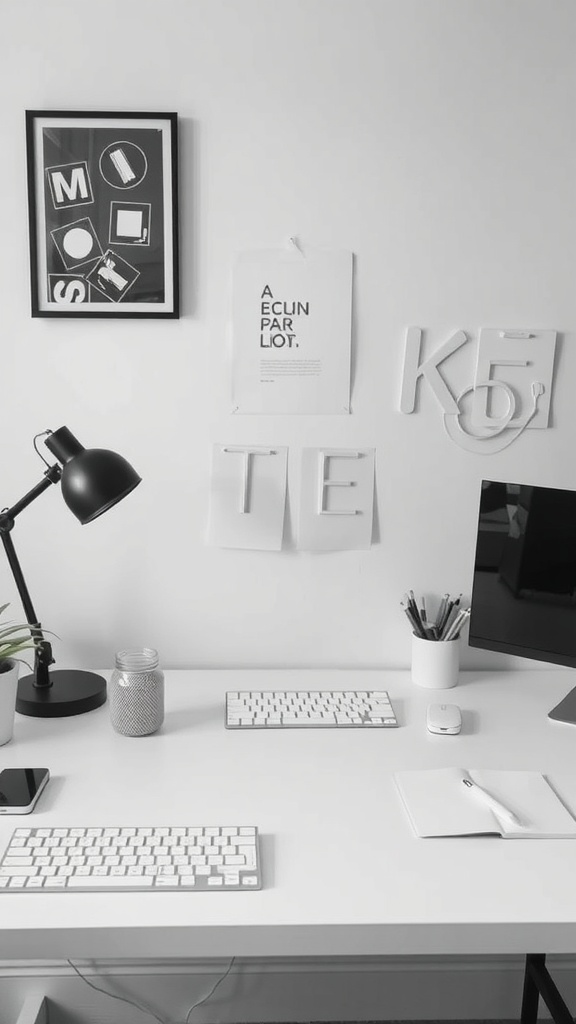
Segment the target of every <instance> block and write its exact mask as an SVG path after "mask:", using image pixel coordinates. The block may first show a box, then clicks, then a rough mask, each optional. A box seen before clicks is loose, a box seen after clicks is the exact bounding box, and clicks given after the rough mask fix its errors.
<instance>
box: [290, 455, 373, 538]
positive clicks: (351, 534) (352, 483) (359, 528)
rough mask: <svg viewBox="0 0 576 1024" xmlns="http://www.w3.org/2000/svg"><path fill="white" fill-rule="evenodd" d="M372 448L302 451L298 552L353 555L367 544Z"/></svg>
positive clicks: (370, 511)
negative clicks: (341, 552)
mask: <svg viewBox="0 0 576 1024" xmlns="http://www.w3.org/2000/svg"><path fill="white" fill-rule="evenodd" d="M374 463H375V452H374V449H373V448H329V447H325V448H304V449H303V450H302V472H301V489H300V517H299V522H298V548H299V549H300V550H301V551H356V550H361V549H364V548H369V547H370V546H371V543H372V522H373V516H374Z"/></svg>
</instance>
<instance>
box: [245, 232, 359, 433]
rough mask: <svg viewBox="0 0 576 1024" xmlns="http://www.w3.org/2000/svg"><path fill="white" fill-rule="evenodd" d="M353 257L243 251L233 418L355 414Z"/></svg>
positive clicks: (333, 252)
mask: <svg viewBox="0 0 576 1024" xmlns="http://www.w3.org/2000/svg"><path fill="white" fill-rule="evenodd" d="M351 319H352V253H351V252H346V251H344V250H341V251H340V250H319V249H318V250H310V251H307V252H306V253H305V254H304V253H303V252H302V251H301V250H299V249H297V248H296V246H294V247H293V248H291V249H286V250H283V249H278V250H261V251H254V252H244V253H240V254H239V255H238V257H237V259H236V263H235V267H234V277H233V290H232V338H233V357H232V412H235V413H256V414H259V413H264V414H269V413H271V414H274V413H276V414H291V413H300V414H312V415H316V414H320V415H321V414H328V415H330V414H347V413H349V412H350V347H351Z"/></svg>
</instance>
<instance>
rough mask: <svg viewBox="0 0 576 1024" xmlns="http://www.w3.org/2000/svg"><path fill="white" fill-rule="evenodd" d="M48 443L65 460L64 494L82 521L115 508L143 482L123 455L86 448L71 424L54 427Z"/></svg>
mask: <svg viewBox="0 0 576 1024" xmlns="http://www.w3.org/2000/svg"><path fill="white" fill-rule="evenodd" d="M45 444H46V447H47V448H48V449H49V451H51V452H52V454H53V455H55V456H56V458H57V459H58V461H59V462H61V463H62V467H63V468H62V496H63V498H64V501H65V502H66V504H67V505H68V508H69V509H70V511H71V512H73V513H74V515H75V516H76V518H77V519H79V520H80V522H81V523H82V524H85V523H90V522H92V520H93V519H96V518H97V517H98V516H99V515H102V513H103V512H106V511H107V509H109V508H112V506H113V505H115V504H116V502H118V501H121V499H122V498H124V497H126V495H127V494H129V493H130V491H133V490H134V488H135V487H136V486H137V485H138V484H139V483H140V482H141V477H139V476H138V473H137V472H136V470H135V469H134V468H133V467H132V466H131V465H130V463H129V462H127V461H126V459H125V458H123V456H122V455H118V454H117V453H116V452H111V451H108V450H107V449H106V448H84V446H83V445H81V444H80V442H79V441H78V440H77V439H76V438H75V437H74V434H72V432H71V431H70V430H68V427H60V429H59V430H55V431H53V433H51V434H49V435H48V436H47V438H46V440H45Z"/></svg>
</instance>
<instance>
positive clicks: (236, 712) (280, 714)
mask: <svg viewBox="0 0 576 1024" xmlns="http://www.w3.org/2000/svg"><path fill="white" fill-rule="evenodd" d="M397 725H398V722H397V721H396V715H395V714H394V709H393V707H392V704H391V703H390V698H389V696H388V693H387V691H386V690H345V691H344V690H278V691H277V690H243V691H233V692H229V693H227V694H226V728H227V729H285V728H296V729H298V728H326V727H328V728H350V727H352V728H355V727H358V726H362V727H363V728H365V727H369V728H376V729H391V728H395V727H396V726H397Z"/></svg>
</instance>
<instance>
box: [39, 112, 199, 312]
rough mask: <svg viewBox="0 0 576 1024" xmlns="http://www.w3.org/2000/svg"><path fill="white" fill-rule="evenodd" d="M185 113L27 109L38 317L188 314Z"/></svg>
mask: <svg viewBox="0 0 576 1024" xmlns="http://www.w3.org/2000/svg"><path fill="white" fill-rule="evenodd" d="M177 131H178V118H177V115H176V114H143V113H118V114H116V113H80V112H68V113H67V112H61V111H50V110H27V111H26V145H27V156H28V205H29V218H30V263H31V283H32V316H52V317H54V316H57V317H67V316H74V317H87V316H92V317H134V318H137V317H172V318H175V317H178V316H179V288H178V140H177Z"/></svg>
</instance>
